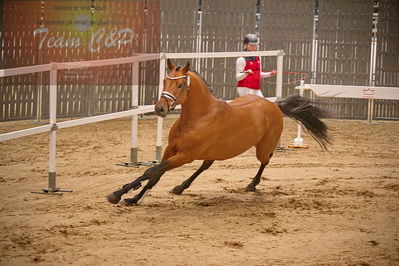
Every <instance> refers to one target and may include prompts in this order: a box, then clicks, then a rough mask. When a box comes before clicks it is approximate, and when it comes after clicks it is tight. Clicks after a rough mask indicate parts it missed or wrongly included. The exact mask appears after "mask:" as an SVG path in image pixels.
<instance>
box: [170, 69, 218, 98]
mask: <svg viewBox="0 0 399 266" xmlns="http://www.w3.org/2000/svg"><path fill="white" fill-rule="evenodd" d="M180 68H182V67H177V68H176V71H179V69H180ZM190 71H191V72H193V73H194V74H196V75H197V76H198V77H200V78H201V80H202V82H203V83H204V85H205V87H207V88H208V90H209V91H210V92H211V93H212V95H214V94H213V90H212V88H211V86H210V85H209V84H208V82H206V80H205V79H204V77H203V76H201V75H200V74H199V73H198V72H197V71H196V70H192V69H190ZM214 96H215V95H214Z"/></svg>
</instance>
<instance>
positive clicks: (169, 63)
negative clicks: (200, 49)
mask: <svg viewBox="0 0 399 266" xmlns="http://www.w3.org/2000/svg"><path fill="white" fill-rule="evenodd" d="M167 63H168V70H169V71H172V70H174V69H176V66H175V65H174V64H173V63H172V60H170V59H169V58H168V60H167Z"/></svg>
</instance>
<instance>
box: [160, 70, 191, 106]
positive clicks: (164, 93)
mask: <svg viewBox="0 0 399 266" xmlns="http://www.w3.org/2000/svg"><path fill="white" fill-rule="evenodd" d="M166 78H167V79H171V80H177V79H182V78H184V79H186V80H187V82H186V84H187V88H188V89H190V76H189V75H184V76H177V77H170V76H168V74H166ZM180 94H181V91H180V93H179V95H178V96H177V97H176V96H174V95H173V94H172V93H170V92H167V91H163V92H162V93H161V97H163V98H165V99H166V103H167V104H168V109H169V111H171V110H174V109H175V107H176V101H177V99H178V98H179V97H180ZM168 99H169V100H172V103H171V104H170V105H169V102H168Z"/></svg>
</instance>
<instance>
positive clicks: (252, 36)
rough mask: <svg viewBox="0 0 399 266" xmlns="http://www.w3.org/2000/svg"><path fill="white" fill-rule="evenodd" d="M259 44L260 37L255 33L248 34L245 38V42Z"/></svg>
mask: <svg viewBox="0 0 399 266" xmlns="http://www.w3.org/2000/svg"><path fill="white" fill-rule="evenodd" d="M248 43H250V44H259V39H258V36H256V35H255V34H252V33H250V34H247V35H246V36H245V38H244V44H248Z"/></svg>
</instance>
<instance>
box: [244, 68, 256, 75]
mask: <svg viewBox="0 0 399 266" xmlns="http://www.w3.org/2000/svg"><path fill="white" fill-rule="evenodd" d="M244 72H245V73H247V74H248V75H249V74H253V73H254V72H252V70H251V69H248V70H246V71H244Z"/></svg>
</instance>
